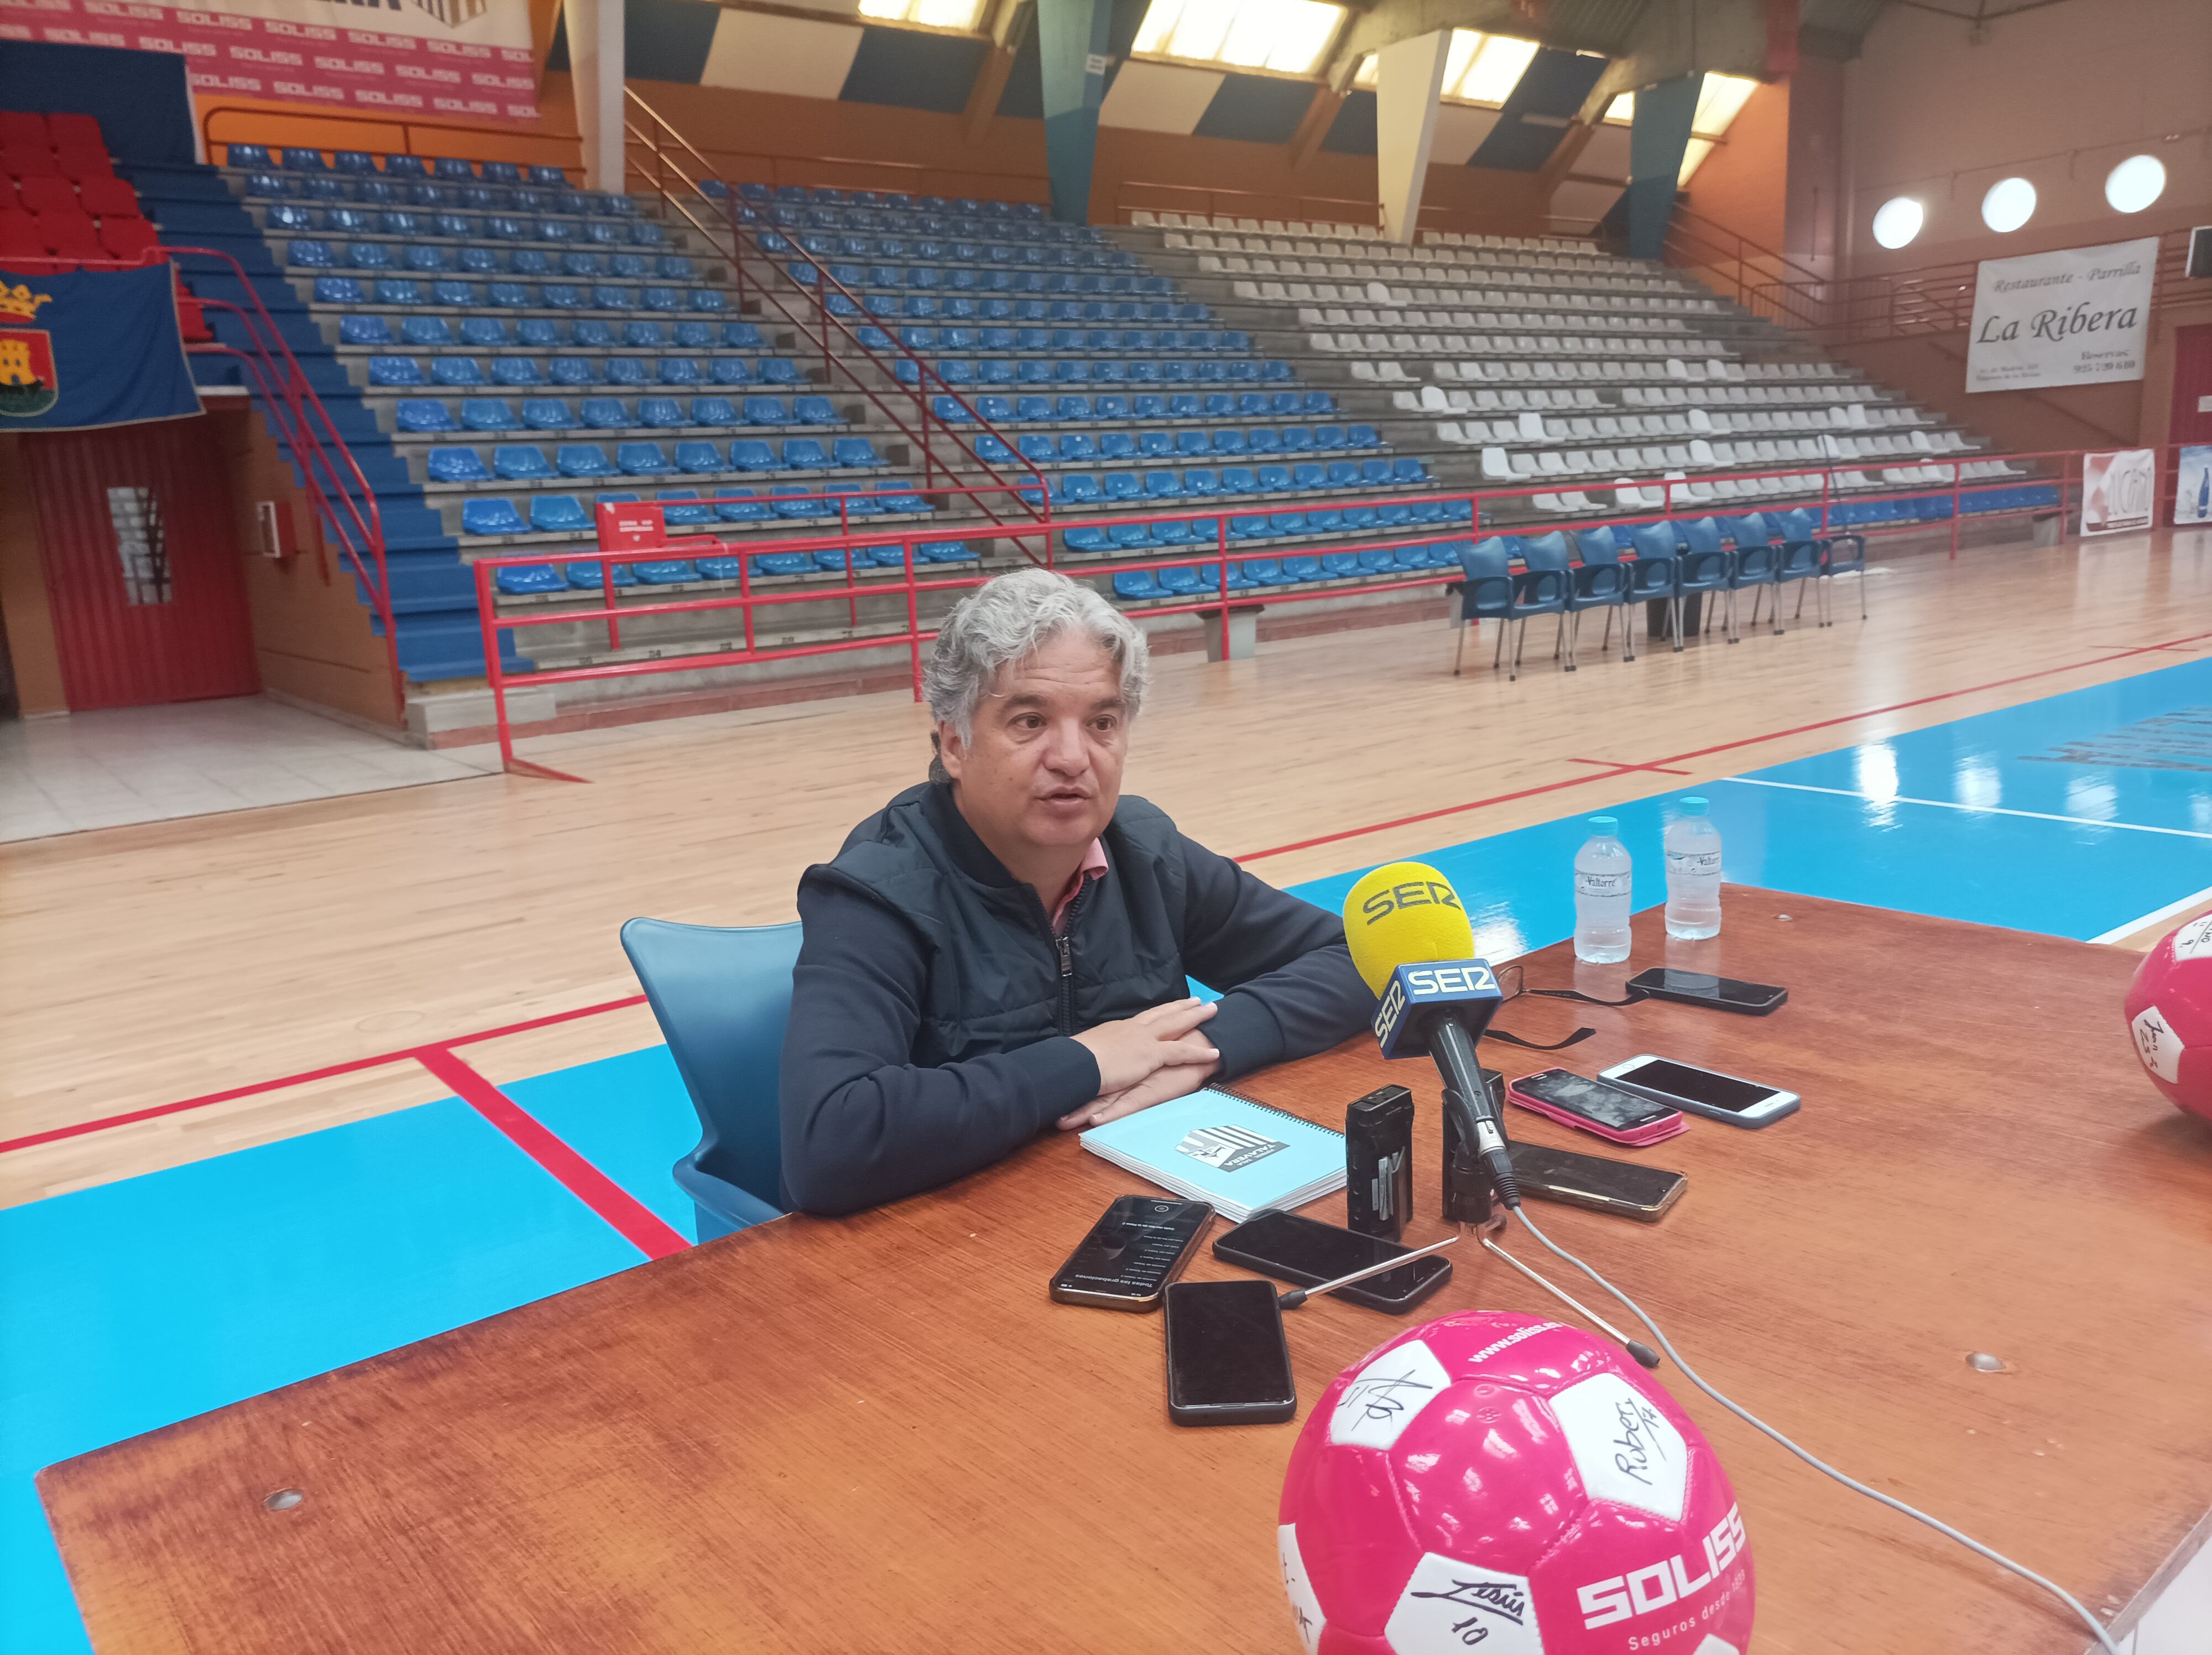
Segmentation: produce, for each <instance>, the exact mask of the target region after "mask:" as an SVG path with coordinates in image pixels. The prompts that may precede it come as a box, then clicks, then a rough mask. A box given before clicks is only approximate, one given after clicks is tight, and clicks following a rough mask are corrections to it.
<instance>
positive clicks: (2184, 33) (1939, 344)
mask: <svg viewBox="0 0 2212 1655" xmlns="http://www.w3.org/2000/svg"><path fill="white" fill-rule="evenodd" d="M2208 65H2212V5H2207V4H2205V3H2204V0H2072V3H2068V4H2063V5H2057V6H2048V7H2044V8H2041V9H2035V10H2028V11H2021V12H2019V13H2016V14H2015V15H2008V16H2005V17H2002V18H2001V19H1999V20H1998V21H1995V22H1993V23H1991V24H1990V25H1988V26H1987V27H1986V28H1985V29H1984V31H1983V33H1982V37H1981V38H1980V39H1979V40H1976V39H1975V38H1974V37H1973V36H1972V33H1970V32H1969V29H1968V27H1967V26H1966V24H1964V23H1961V22H1959V21H1954V20H1952V19H1948V18H1943V17H1939V16H1936V15H1933V14H1932V13H1929V12H1924V11H1921V10H1917V9H1913V8H1911V7H1905V6H1890V7H1887V8H1886V9H1884V11H1883V14H1882V16H1881V21H1878V22H1877V23H1876V24H1875V27H1873V29H1872V30H1870V31H1869V33H1868V35H1867V39H1866V44H1865V48H1864V52H1863V55H1862V56H1861V57H1860V58H1858V60H1857V61H1856V62H1854V63H1852V64H1850V65H1848V67H1847V70H1846V82H1847V86H1848V94H1847V98H1846V100H1845V107H1844V145H1845V166H1846V170H1847V176H1848V180H1849V191H1850V194H1849V202H1850V211H1849V213H1848V215H1847V221H1848V222H1847V226H1846V231H1845V234H1846V235H1847V237H1848V238H1849V240H1848V253H1847V258H1846V264H1847V266H1848V270H1849V271H1850V273H1851V274H1855V275H1868V274H1878V273H1883V272H1888V271H1905V270H1912V269H1917V268H1921V267H1924V266H1927V265H1948V264H1953V263H1955V262H1959V261H1966V260H1974V259H2002V258H2010V257H2014V256H2016V255H2018V254H2021V253H2040V252H2045V251H2047V250H2049V249H2051V248H2055V247H2069V246H2093V245H2096V244H2098V243H2100V242H2106V241H2124V240H2134V239H2135V238H2136V237H2139V236H2150V235H2157V234H2161V233H2162V232H2165V231H2166V230H2171V229H2176V228H2187V227H2188V226H2190V225H2192V224H2202V223H2205V222H2212V100H2208V98H2207V95H2206V94H2207V88H2208V84H2212V82H2208V78H2207V77H2208V74H2212V69H2209V68H2208ZM2138 154H2148V155H2155V156H2157V157H2158V159H2159V160H2160V161H2162V162H2164V163H2165V166H2166V192H2165V194H2164V195H2163V196H2161V197H2160V199H2159V200H2158V201H2157V202H2155V203H2154V204H2152V205H2151V206H2150V207H2148V208H2146V209H2145V210H2142V212H2139V213H2134V214H2122V213H2118V212H2116V211H2114V210H2112V207H2111V206H2110V205H2109V204H2107V203H2106V200H2105V193H2104V192H2105V178H2106V173H2109V172H2111V170H2112V167H2113V166H2114V165H2115V164H2116V163H2117V162H2118V161H2123V160H2124V159H2126V158H2127V157H2128V156H2130V155H2138ZM2014 176H2018V177H2021V178H2025V179H2027V180H2028V182H2029V183H2031V184H2033V186H2035V191H2036V196H2037V204H2036V210H2035V215H2034V216H2033V218H2031V219H2030V220H2029V221H2028V222H2027V224H2026V225H2024V226H2022V227H2021V228H2020V229H2017V230H2015V231H2013V232H2012V233H2011V234H2005V235H1999V234H1994V233H1993V232H1991V231H1990V230H1989V229H1988V228H1986V227H1985V226H1984V224H1983V222H1982V217H1981V202H1982V198H1983V196H1984V193H1986V192H1987V191H1988V190H1989V188H1990V186H1991V185H1992V184H1994V183H1996V181H1997V180H1998V179H2002V178H2008V177H2014ZM1899 195H1910V196H1913V197H1916V198H1919V199H1920V200H1921V201H1923V204H1925V208H1926V212H1927V222H1926V226H1925V228H1923V230H1922V231H1921V233H1920V234H1919V236H1918V237H1917V239H1916V240H1914V241H1912V242H1911V244H1910V245H1909V246H1905V247H1902V248H1899V249H1896V250H1894V251H1891V250H1887V249H1885V248H1883V247H1881V246H1878V245H1877V244H1876V243H1875V240H1874V237H1873V234H1872V232H1871V230H1870V228H1869V225H1870V223H1871V221H1872V219H1873V216H1874V214H1875V210H1876V209H1877V208H1879V207H1880V206H1881V204H1882V203H1883V202H1885V201H1887V200H1889V199H1890V198H1892V197H1894V196H1899ZM2177 296H2178V295H2168V301H2167V303H2166V306H2165V307H2164V309H2163V310H2162V311H2160V312H2159V313H2154V316H2153V318H2152V338H2151V341H2150V350H2149V357H2148V362H2147V364H2146V366H2147V368H2148V372H2147V374H2146V376H2145V378H2144V379H2143V380H2142V381H2141V382H2140V383H2136V384H2119V385H2106V386H2081V387H2078V388H2071V389H2066V390H2060V391H2051V392H1999V393H1984V394H1979V395H1975V396H1972V397H1969V396H1967V395H1966V393H1965V390H1964V386H1965V380H1966V335H1965V333H1964V332H1960V333H1956V334H1949V335H1937V336H1934V337H1929V338H1911V339H1899V340H1888V341H1881V342H1877V343H1874V344H1866V345H1862V346H1857V347H1855V348H1853V349H1851V350H1849V351H1848V352H1846V353H1845V354H1847V355H1848V356H1850V358H1851V359H1852V360H1853V361H1855V362H1857V363H1858V364H1859V365H1860V366H1861V367H1863V368H1865V369H1866V370H1867V371H1868V372H1869V374H1876V375H1879V376H1880V377H1881V378H1882V379H1885V380H1888V381H1889V382H1890V383H1892V384H1893V385H1895V386H1898V387H1899V389H1900V390H1902V391H1904V392H1905V393H1906V394H1907V395H1910V396H1916V397H1923V398H1925V399H1928V400H1929V401H1932V402H1934V403H1936V405H1939V406H1942V407H1945V408H1947V409H1949V410H1951V411H1954V412H1956V413H1957V414H1959V415H1960V417H1962V418H1967V419H1971V420H1972V422H1973V423H1975V424H1977V425H1978V426H1979V427H1980V428H1981V429H1984V430H1986V431H1988V432H1990V434H1991V435H1994V436H1996V438H1997V439H1998V440H1999V441H2001V442H2003V443H2005V444H2006V445H2008V446H2009V447H2015V448H2020V449H2033V448H2063V447H2085V446H2087V447H2105V446H2107V445H2108V444H2110V445H2125V444H2132V443H2137V442H2142V443H2157V442H2162V441H2165V440H2166V429H2167V423H2168V409H2169V405H2170V403H2171V399H2172V374H2173V362H2174V341H2173V336H2174V332H2175V330H2176V329H2177V328H2179V327H2183V326H2190V325H2192V324H2195V323H2202V322H2205V321H2212V303H2206V302H2203V301H2199V302H2197V303H2196V304H2194V305H2191V306H2185V305H2182V304H2179V303H2176V302H2174V300H2175V298H2176V297H2177Z"/></svg>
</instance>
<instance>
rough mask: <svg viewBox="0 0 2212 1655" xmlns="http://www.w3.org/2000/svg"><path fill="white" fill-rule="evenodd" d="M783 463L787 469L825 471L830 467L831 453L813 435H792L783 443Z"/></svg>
mask: <svg viewBox="0 0 2212 1655" xmlns="http://www.w3.org/2000/svg"><path fill="white" fill-rule="evenodd" d="M783 464H784V467H785V469H786V470H787V471H805V472H818V471H824V470H827V469H828V467H829V453H828V451H827V450H825V449H824V448H823V446H822V445H821V443H819V442H818V441H816V440H815V439H814V438H812V437H792V438H789V439H787V441H785V443H784V445H783Z"/></svg>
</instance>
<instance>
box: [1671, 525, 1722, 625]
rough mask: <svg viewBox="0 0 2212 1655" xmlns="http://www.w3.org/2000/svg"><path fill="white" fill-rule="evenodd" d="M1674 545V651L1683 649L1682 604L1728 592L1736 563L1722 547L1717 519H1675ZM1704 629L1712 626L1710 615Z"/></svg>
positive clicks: (1706, 619)
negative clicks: (1730, 577) (1730, 572)
mask: <svg viewBox="0 0 2212 1655" xmlns="http://www.w3.org/2000/svg"><path fill="white" fill-rule="evenodd" d="M1674 537H1675V544H1676V548H1677V549H1676V551H1675V563H1674V596H1675V598H1676V599H1677V602H1676V604H1675V605H1674V623H1675V625H1674V648H1675V650H1676V652H1677V653H1678V654H1679V653H1680V650H1681V648H1682V637H1681V633H1682V611H1683V607H1684V603H1685V602H1686V600H1687V599H1691V598H1697V599H1700V600H1701V601H1702V600H1703V599H1704V597H1705V594H1706V593H1715V594H1718V593H1723V592H1725V591H1727V590H1728V581H1729V571H1730V570H1732V569H1734V568H1735V559H1734V558H1733V557H1730V556H1729V551H1728V549H1727V548H1726V547H1725V546H1723V545H1722V544H1721V526H1720V521H1719V520H1718V519H1717V518H1712V517H1692V518H1683V519H1677V520H1675V523H1674ZM1704 620H1705V626H1704V628H1702V629H1700V630H1710V629H1711V626H1712V624H1713V618H1712V612H1711V611H1710V610H1708V611H1705V617H1704Z"/></svg>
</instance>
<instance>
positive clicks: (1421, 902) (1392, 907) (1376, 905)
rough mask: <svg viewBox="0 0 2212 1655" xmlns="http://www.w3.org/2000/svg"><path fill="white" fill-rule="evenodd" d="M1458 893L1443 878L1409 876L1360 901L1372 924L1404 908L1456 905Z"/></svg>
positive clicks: (1457, 903) (1450, 906)
mask: <svg viewBox="0 0 2212 1655" xmlns="http://www.w3.org/2000/svg"><path fill="white" fill-rule="evenodd" d="M1459 905H1460V904H1459V892H1458V891H1455V890H1453V889H1452V888H1451V886H1449V885H1446V884H1445V883H1444V882H1443V880H1442V879H1408V880H1407V881H1406V882H1405V883H1404V884H1402V885H1392V886H1390V887H1389V889H1388V890H1384V891H1376V892H1375V894H1374V895H1373V896H1371V897H1368V898H1367V900H1366V901H1364V902H1363V903H1361V904H1359V911H1360V912H1361V913H1363V914H1364V915H1365V916H1367V922H1368V923H1369V924H1370V925H1373V924H1375V923H1376V922H1377V921H1379V920H1386V919H1388V918H1389V917H1390V916H1391V915H1393V914H1395V913H1396V912H1398V911H1399V910H1401V909H1404V908H1457V907H1458V906H1459Z"/></svg>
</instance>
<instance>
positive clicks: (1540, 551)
mask: <svg viewBox="0 0 2212 1655" xmlns="http://www.w3.org/2000/svg"><path fill="white" fill-rule="evenodd" d="M1571 562H1572V560H1571V558H1570V557H1569V556H1568V553H1567V537H1566V536H1565V535H1564V534H1562V533H1560V532H1558V531H1556V530H1554V531H1553V532H1552V533H1550V534H1538V535H1533V536H1531V537H1529V538H1527V539H1525V540H1522V542H1521V563H1522V569H1521V573H1520V574H1519V575H1516V576H1515V577H1514V581H1513V607H1512V608H1511V609H1510V611H1507V614H1506V618H1507V619H1509V620H1515V621H1518V622H1520V623H1521V630H1520V631H1519V632H1517V633H1516V634H1515V635H1514V640H1513V665H1512V666H1511V667H1510V668H1509V669H1508V670H1507V672H1506V677H1507V678H1508V679H1512V678H1519V677H1520V676H1521V651H1522V648H1523V647H1524V646H1525V645H1526V644H1527V643H1528V622H1529V619H1530V618H1532V617H1534V616H1537V615H1557V616H1558V617H1559V636H1556V637H1555V638H1553V641H1552V654H1553V657H1554V658H1556V657H1557V656H1558V655H1559V653H1560V651H1561V650H1562V649H1563V648H1565V645H1566V641H1567V593H1569V591H1570V590H1571V589H1572V586H1573V576H1572V575H1571V574H1570V573H1569V569H1570V565H1571ZM1504 642H1505V635H1504V632H1503V631H1500V632H1499V634H1498V644H1499V647H1500V648H1503V647H1504Z"/></svg>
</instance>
